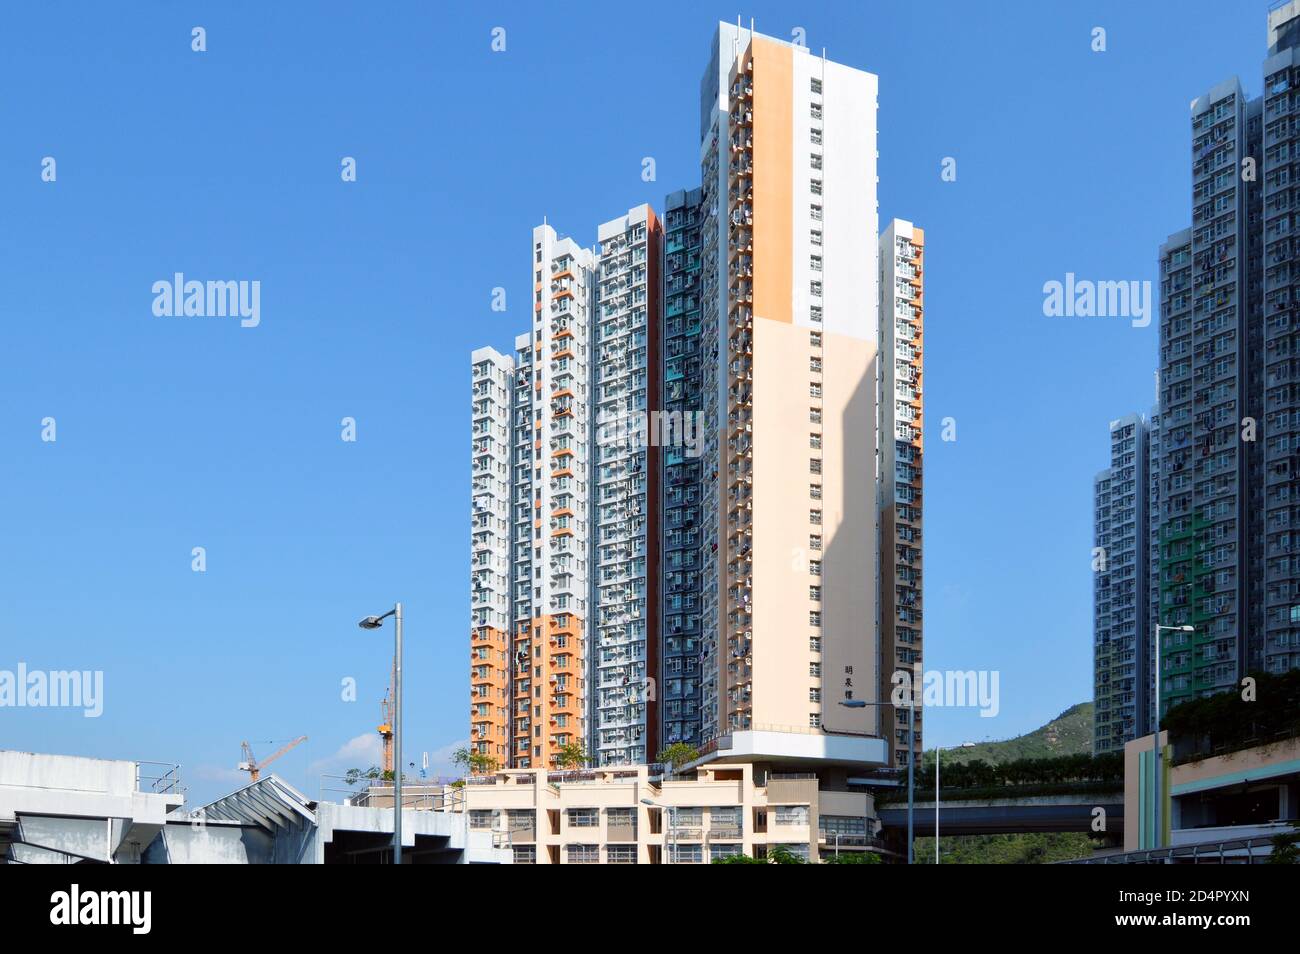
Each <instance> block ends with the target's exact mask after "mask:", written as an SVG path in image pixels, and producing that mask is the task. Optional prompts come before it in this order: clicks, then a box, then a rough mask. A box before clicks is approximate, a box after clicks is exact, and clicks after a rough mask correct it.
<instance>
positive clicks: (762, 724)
mask: <svg viewBox="0 0 1300 954" xmlns="http://www.w3.org/2000/svg"><path fill="white" fill-rule="evenodd" d="M700 105H701V114H700V120H701V125H700V136H701V139H700V162H701V185H700V187H699V188H697V189H687V190H681V191H678V192H674V193H672V194H671V195H669V196H668V197H667V199H666V201H665V203H664V215H663V219H662V222H661V221H660V219H659V218H658V217H657V216H656V215H655V213H654V212H653V211H652V210H651V209H650V208H649V207H648V206H639V207H637V208H634V209H631V210H630V211H629V212H628V213H627V214H626V215H624V216H620V217H618V218H617V219H614V220H612V221H610V222H607V223H605V224H603V225H601V226H599V228H598V229H597V244H596V245H595V246H594V247H593V248H592V249H590V250H588V249H583V248H581V247H579V246H578V245H576V244H575V243H573V242H572V241H571V240H569V239H558V238H557V237H556V235H555V233H554V231H553V230H551V229H550V228H549V227H548V226H543V227H541V228H539V229H538V230H536V232H535V234H534V248H533V268H534V271H535V274H534V291H535V301H534V308H535V316H536V320H535V323H534V327H533V328H532V330H531V331H530V333H529V334H527V335H524V336H522V337H521V338H520V339H519V340H518V342H517V345H516V351H515V355H514V358H513V360H510V359H506V358H504V357H503V356H501V355H499V354H497V353H496V352H493V351H491V349H484V350H483V351H480V352H475V355H474V381H473V383H474V388H475V392H474V400H475V405H474V408H475V418H474V427H475V431H474V440H475V444H474V447H475V453H476V457H475V461H476V468H477V466H478V462H479V457H480V456H482V457H483V461H482V466H483V467H484V468H485V469H486V470H485V472H486V473H489V474H492V475H495V479H494V480H488V479H486V478H485V479H483V480H481V481H480V480H479V471H478V470H477V469H476V471H475V485H474V486H475V507H476V509H475V516H474V526H473V536H472V541H473V544H474V560H475V564H474V567H473V569H474V577H473V578H474V581H475V588H474V593H473V598H474V604H473V610H474V617H473V625H474V634H473V638H472V644H471V645H472V657H473V658H472V666H473V669H472V672H473V680H472V682H473V685H474V697H473V699H472V706H473V708H472V710H471V712H472V718H471V725H472V727H473V731H474V733H475V735H474V743H475V745H476V746H477V747H478V750H479V751H480V752H483V753H484V754H490V755H492V757H493V758H494V759H496V758H497V757H498V755H499V756H500V758H499V760H498V766H499V767H503V768H504V767H510V768H520V769H522V768H541V767H549V766H553V765H555V764H557V760H558V759H559V757H560V756H561V754H562V753H563V752H565V746H566V745H571V744H572V743H575V742H577V743H582V745H583V746H584V748H585V752H586V755H587V758H588V760H589V761H591V762H592V763H595V764H597V765H611V766H613V765H622V764H634V763H638V762H646V761H650V760H653V759H654V758H655V757H656V756H657V754H658V752H659V751H660V750H661V749H662V748H663V747H665V746H667V745H671V744H672V743H674V742H685V743H687V744H689V745H692V746H695V747H698V748H699V749H700V750H701V753H702V755H703V756H704V757H705V758H707V759H710V760H715V761H727V760H729V759H730V760H749V761H764V762H767V763H771V764H778V763H783V762H790V761H800V762H802V763H803V764H809V763H815V762H816V761H818V760H820V761H822V762H823V763H824V764H838V765H845V764H858V765H890V764H893V765H897V764H902V763H903V762H905V761H906V759H907V758H908V757H909V753H908V750H907V747H906V741H905V738H906V732H905V730H906V727H907V723H906V715H905V714H900V713H894V712H893V711H892V710H883V711H882V710H881V709H880V708H879V707H877V706H875V705H871V704H868V705H864V703H875V702H876V701H877V699H878V697H879V696H880V695H881V693H888V692H889V690H890V688H891V687H890V677H891V676H892V674H893V672H894V671H895V669H907V670H908V671H909V673H910V667H911V664H912V663H915V662H917V661H919V653H920V643H921V559H920V554H921V542H920V532H921V526H920V517H921V492H922V488H921V447H922V445H921V427H922V421H921V331H922V294H921V288H922V274H923V267H922V262H923V254H924V239H923V236H922V233H921V231H920V230H919V229H915V228H913V226H912V225H911V224H910V223H907V222H902V221H901V220H900V221H895V222H894V223H893V224H892V225H891V226H890V228H889V229H888V230H887V231H886V234H885V237H884V240H885V241H886V243H887V245H888V252H889V254H888V256H887V261H882V260H881V259H880V258H879V257H878V253H879V242H880V239H879V238H878V229H877V225H878V213H877V204H876V132H875V130H876V121H875V118H876V115H875V114H876V78H875V77H874V76H873V75H871V74H870V73H865V72H862V71H860V70H855V69H852V68H849V67H846V66H842V65H839V64H836V63H832V62H830V61H828V60H826V59H825V58H824V57H820V56H814V55H812V54H811V53H809V52H808V51H807V50H806V49H804V48H803V47H800V46H797V45H792V44H789V43H785V42H783V41H780V40H775V39H771V38H769V37H764V36H761V35H759V34H756V33H753V32H752V31H750V30H745V29H742V28H740V27H739V26H731V25H729V24H720V25H719V28H718V30H717V32H716V34H715V36H714V38H713V43H712V47H711V56H710V62H709V65H708V67H707V69H706V71H705V75H704V80H703V84H702V86H701V101H700ZM886 282H887V285H886V284H885V283H886ZM882 348H887V349H888V362H887V365H882V363H881V353H880V352H881V349H882ZM503 382H505V383H504V384H503ZM506 384H508V385H509V387H506ZM489 391H490V392H491V394H492V395H493V399H492V400H491V401H486V402H485V401H484V399H483V395H482V394H481V393H480V392H489ZM503 394H504V395H505V396H503ZM882 395H884V396H885V397H884V398H883V399H882ZM886 407H887V411H886ZM502 428H505V430H506V433H507V434H508V435H509V437H508V440H507V441H506V442H505V443H504V445H503V444H502V442H501V440H500V434H501V431H502ZM489 437H491V438H492V440H488V439H487V438H489ZM480 447H483V448H484V449H483V450H481V451H480ZM886 455H887V456H886ZM882 460H883V461H885V465H884V470H885V471H886V472H887V475H888V476H887V477H884V478H883V481H884V482H883V483H882V472H881V463H880V462H881V461H882ZM502 474H504V477H502V476H501V475H502ZM489 491H490V493H489ZM502 501H507V502H508V503H507V504H505V505H503V503H502ZM480 506H482V507H484V508H487V510H486V511H485V513H489V514H490V516H483V517H482V518H481V519H480V512H479V510H478V509H477V508H478V507H480ZM503 513H504V514H505V516H504V518H503V516H502V514H503ZM503 522H504V525H503ZM489 531H491V532H489ZM882 534H883V536H882ZM882 550H883V552H885V553H887V556H888V559H887V560H884V559H881V557H880V554H881V553H882ZM502 566H504V567H506V574H505V580H504V581H503V580H502V579H501V575H500V571H501V568H502ZM485 569H492V570H495V571H496V575H493V574H491V573H487V572H483V571H484V570H485ZM882 574H884V579H885V580H886V581H887V586H888V590H889V596H888V599H887V600H885V601H884V603H885V605H884V607H883V611H884V612H887V613H888V616H889V619H888V621H887V623H882V621H881V613H882V602H881V585H880V581H881V578H882ZM480 581H483V582H480ZM488 583H491V584H492V586H491V587H489V586H488ZM886 634H887V635H886ZM489 700H491V702H492V704H486V705H485V703H487V702H488V701H489ZM503 700H504V703H503ZM503 710H504V711H503ZM900 723H901V726H902V729H903V730H904V731H903V732H902V733H901V734H900V731H899V724H900ZM900 740H901V741H900ZM920 746H921V741H920V734H919V722H918V733H917V739H916V742H915V747H916V751H920ZM840 784H843V782H842V780H841V783H840Z"/></svg>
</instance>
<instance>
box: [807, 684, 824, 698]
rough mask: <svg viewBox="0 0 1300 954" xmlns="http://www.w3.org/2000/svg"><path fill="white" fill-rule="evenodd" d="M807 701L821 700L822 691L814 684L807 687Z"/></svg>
mask: <svg viewBox="0 0 1300 954" xmlns="http://www.w3.org/2000/svg"><path fill="white" fill-rule="evenodd" d="M808 701H809V702H821V701H822V691H821V690H820V689H818V688H817V687H816V686H814V687H813V688H811V689H809V690H808Z"/></svg>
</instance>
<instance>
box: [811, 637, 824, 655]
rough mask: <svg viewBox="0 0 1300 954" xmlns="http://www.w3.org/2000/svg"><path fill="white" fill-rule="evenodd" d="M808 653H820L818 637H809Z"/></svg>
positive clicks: (820, 646) (820, 642) (819, 638)
mask: <svg viewBox="0 0 1300 954" xmlns="http://www.w3.org/2000/svg"><path fill="white" fill-rule="evenodd" d="M808 651H809V652H813V653H819V652H821V651H822V638H821V637H820V636H812V637H809V639H808Z"/></svg>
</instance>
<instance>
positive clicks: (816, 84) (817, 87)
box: [812, 79, 822, 95]
mask: <svg viewBox="0 0 1300 954" xmlns="http://www.w3.org/2000/svg"><path fill="white" fill-rule="evenodd" d="M812 91H813V92H814V93H817V94H818V95H821V91H822V81H821V80H819V79H815V80H813V81H812Z"/></svg>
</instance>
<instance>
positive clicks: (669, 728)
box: [658, 189, 705, 748]
mask: <svg viewBox="0 0 1300 954" xmlns="http://www.w3.org/2000/svg"><path fill="white" fill-rule="evenodd" d="M704 212H705V210H704V209H703V207H702V205H701V192H700V190H699V189H689V190H680V191H677V192H674V193H672V194H671V195H669V196H668V198H667V200H666V201H665V203H664V244H663V309H664V314H663V321H662V322H661V323H660V334H661V342H662V343H661V347H660V355H661V359H660V361H661V364H660V374H661V377H662V396H663V410H664V414H665V415H666V416H667V419H668V420H679V421H681V422H682V425H683V427H685V426H687V425H689V426H690V427H691V432H690V436H691V438H692V441H693V442H694V443H693V444H691V443H688V442H685V441H676V442H669V443H668V444H667V445H666V446H664V447H662V448H660V455H661V456H660V464H661V469H660V475H661V476H660V487H661V491H660V511H659V521H660V523H659V526H660V531H661V539H660V550H659V553H660V571H659V589H660V592H661V593H662V600H663V605H662V609H661V615H660V619H661V620H662V624H663V631H662V635H661V638H660V646H661V665H660V672H661V674H662V676H661V678H660V681H659V687H658V690H659V691H658V695H659V710H660V723H661V725H662V732H661V736H660V746H661V747H663V748H666V747H667V746H669V745H672V744H673V743H676V742H682V743H685V744H687V745H699V743H700V741H701V720H700V677H701V652H700V647H701V642H700V640H701V629H700V612H701V600H702V581H703V573H704V569H703V567H704V552H703V550H702V549H701V540H702V538H703V535H704V527H703V522H702V517H701V514H702V511H701V499H700V495H701V487H702V478H703V469H704V458H703V457H701V456H700V454H699V453H698V450H699V444H698V441H699V439H700V438H701V437H702V436H703V435H702V433H701V432H700V430H699V429H698V426H697V425H698V421H699V415H700V410H701V399H702V391H701V386H700V385H701V362H702V360H703V355H702V346H701V343H702V340H703V338H702V335H701V328H700V269H701V257H700V225H701V223H702V221H703V218H704Z"/></svg>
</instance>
